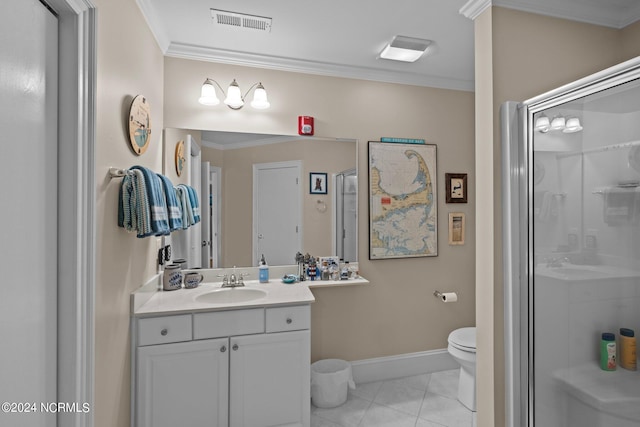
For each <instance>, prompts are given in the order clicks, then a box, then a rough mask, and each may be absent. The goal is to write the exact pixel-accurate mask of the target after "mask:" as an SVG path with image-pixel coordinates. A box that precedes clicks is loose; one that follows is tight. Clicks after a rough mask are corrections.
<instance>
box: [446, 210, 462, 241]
mask: <svg viewBox="0 0 640 427" xmlns="http://www.w3.org/2000/svg"><path fill="white" fill-rule="evenodd" d="M449 244H450V245H464V214H463V213H462V212H449Z"/></svg>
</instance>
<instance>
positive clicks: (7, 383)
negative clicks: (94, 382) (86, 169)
mask: <svg viewBox="0 0 640 427" xmlns="http://www.w3.org/2000/svg"><path fill="white" fill-rule="evenodd" d="M57 55H58V20H57V18H56V17H55V16H54V15H53V14H52V13H51V12H50V11H49V10H47V8H46V7H44V6H43V5H42V4H41V3H40V2H38V1H37V0H5V1H4V2H3V4H2V13H0V58H2V60H1V61H0V76H1V77H0V129H2V132H3V155H2V158H3V159H4V160H5V161H4V162H3V165H2V168H0V180H2V182H3V183H5V184H6V185H4V186H3V188H2V199H3V201H4V203H3V209H0V221H1V222H2V224H4V227H3V231H2V234H3V237H2V242H3V244H4V246H3V248H2V254H3V261H4V263H5V265H6V266H9V267H8V268H6V269H5V273H4V283H5V286H2V291H0V320H1V321H2V324H3V325H4V326H3V327H2V328H0V342H2V351H0V378H2V380H0V395H2V396H3V401H8V402H16V403H18V402H19V403H25V402H34V403H36V404H37V405H39V402H56V400H57V399H56V388H57V378H56V377H57V375H56V367H57V364H56V363H57V361H56V348H57V324H56V318H57V309H56V304H57V301H56V298H57V287H58V285H57V261H58V256H57V228H58V227H57V224H58V223H57V193H58V191H57V186H58V185H57V176H58V170H57V162H58V160H57V157H58V155H57V152H58V139H57V123H58V113H57V105H58V93H57V81H58V72H57V70H58V64H57ZM3 409H4V408H3ZM10 409H18V408H10ZM55 424H56V415H55V413H49V414H47V413H45V412H43V411H40V407H39V406H38V408H37V410H36V411H34V413H30V414H24V413H5V412H1V413H0V425H11V426H34V425H38V426H54V425H55Z"/></svg>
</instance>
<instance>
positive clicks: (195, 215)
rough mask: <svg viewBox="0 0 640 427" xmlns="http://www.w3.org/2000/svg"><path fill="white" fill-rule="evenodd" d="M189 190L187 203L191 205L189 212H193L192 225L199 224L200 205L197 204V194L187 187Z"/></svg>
mask: <svg viewBox="0 0 640 427" xmlns="http://www.w3.org/2000/svg"><path fill="white" fill-rule="evenodd" d="M187 190H189V203H191V210H192V211H193V223H194V224H197V223H199V222H200V203H199V202H198V193H196V190H195V189H194V188H193V187H190V186H187Z"/></svg>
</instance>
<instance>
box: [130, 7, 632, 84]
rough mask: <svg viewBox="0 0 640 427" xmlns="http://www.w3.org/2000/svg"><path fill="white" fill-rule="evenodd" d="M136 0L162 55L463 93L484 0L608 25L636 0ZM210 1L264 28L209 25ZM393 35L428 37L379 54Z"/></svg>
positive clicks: (619, 24) (628, 17)
mask: <svg viewBox="0 0 640 427" xmlns="http://www.w3.org/2000/svg"><path fill="white" fill-rule="evenodd" d="M136 2H137V3H138V5H139V6H140V9H141V10H142V12H143V14H144V16H145V18H146V20H147V22H148V24H149V26H150V28H151V30H152V32H153V34H154V36H155V38H156V40H157V41H158V44H159V46H160V48H161V49H162V51H163V53H164V54H165V55H167V56H173V57H180V58H188V59H198V60H206V61H214V62H220V63H225V64H235V65H243V66H254V67H262V68H270V69H277V70H283V71H294V72H303V73H310V74H319V75H328V76H337V77H349V78H359V79H365V80H375V81H383V82H392V83H402V84H411V85H419V86H430V87H439V88H446V89H458V90H466V91H473V90H474V84H473V80H474V71H473V64H474V58H473V55H474V54H473V21H472V19H469V18H468V17H471V18H473V17H474V16H475V14H477V13H478V12H479V11H481V10H484V8H485V7H487V6H489V5H491V4H493V5H497V6H503V7H509V8H514V9H519V10H524V11H528V12H534V13H540V14H544V15H550V16H557V17H561V18H566V19H574V20H578V21H583V22H589V23H594V24H598V25H604V26H609V27H613V28H623V27H625V26H626V25H628V24H630V23H632V22H635V21H636V20H638V19H640V1H638V0H493V1H491V0H471V1H469V0H394V1H389V0H366V1H365V0H360V1H355V0H352V1H345V0H323V1H310V0H271V1H265V0H243V1H234V0H182V1H176V0H136ZM212 8H213V9H218V10H223V11H228V12H237V13H242V14H249V15H255V16H260V17H268V18H272V20H271V27H270V30H269V31H263V30H257V29H250V28H238V27H233V26H228V25H219V24H214V21H213V19H212V16H211V13H210V9H212ZM461 9H462V12H461ZM463 13H464V14H463ZM395 35H402V36H408V37H416V38H423V39H428V40H432V41H433V43H432V44H431V46H430V47H429V48H428V49H427V54H426V55H423V56H422V58H420V59H419V60H418V61H416V62H414V63H401V62H395V61H389V60H385V59H377V56H378V54H379V53H380V51H381V50H382V49H383V48H384V46H385V45H386V44H387V43H388V42H389V41H391V39H392V38H393V37H394V36H395Z"/></svg>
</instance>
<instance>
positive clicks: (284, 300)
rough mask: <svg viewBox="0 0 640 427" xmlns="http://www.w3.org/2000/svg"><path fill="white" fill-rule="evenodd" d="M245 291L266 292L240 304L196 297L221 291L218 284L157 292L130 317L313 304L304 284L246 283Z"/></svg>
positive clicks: (277, 282)
mask: <svg viewBox="0 0 640 427" xmlns="http://www.w3.org/2000/svg"><path fill="white" fill-rule="evenodd" d="M245 288H257V289H261V290H263V291H266V295H265V296H264V297H262V298H259V299H254V300H251V301H242V302H231V303H229V302H225V303H208V302H207V303H205V302H200V301H198V300H197V299H196V298H197V297H198V296H200V295H202V294H206V293H208V292H211V291H214V290H218V289H221V284H220V283H219V282H217V283H211V282H209V283H201V284H200V286H198V287H197V288H195V289H184V288H182V289H178V290H175V291H162V290H159V291H156V292H154V293H153V294H152V295H151V297H150V298H148V300H147V301H146V302H144V303H142V305H140V306H139V307H135V306H134V311H133V315H135V316H147V315H157V314H177V313H186V312H189V313H190V312H196V311H216V310H230V309H238V308H247V307H266V306H277V305H291V304H310V303H312V302H314V301H315V298H314V297H313V294H312V293H311V291H310V290H309V287H308V286H306V284H301V283H292V284H284V283H281V282H280V281H279V280H278V281H276V280H271V281H270V282H269V283H259V282H258V281H257V280H256V281H253V280H252V281H246V282H245Z"/></svg>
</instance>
